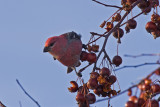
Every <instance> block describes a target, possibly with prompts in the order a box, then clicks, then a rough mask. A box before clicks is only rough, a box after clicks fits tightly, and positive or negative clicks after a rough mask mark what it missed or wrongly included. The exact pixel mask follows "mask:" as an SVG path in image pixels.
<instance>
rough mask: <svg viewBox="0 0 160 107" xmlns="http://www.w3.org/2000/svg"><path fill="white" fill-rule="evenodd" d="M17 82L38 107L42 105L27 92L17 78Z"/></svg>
mask: <svg viewBox="0 0 160 107" xmlns="http://www.w3.org/2000/svg"><path fill="white" fill-rule="evenodd" d="M16 82H17V84H18V85H19V86H20V88H21V89H22V90H23V92H24V93H25V94H26V95H27V96H28V97H29V98H30V99H31V100H32V101H33V102H34V103H36V105H37V106H38V107H41V106H40V105H39V103H38V102H37V101H36V100H35V99H34V98H33V97H31V96H30V95H29V94H28V93H27V91H26V90H25V89H24V88H23V86H22V85H21V84H20V82H19V81H18V79H16Z"/></svg>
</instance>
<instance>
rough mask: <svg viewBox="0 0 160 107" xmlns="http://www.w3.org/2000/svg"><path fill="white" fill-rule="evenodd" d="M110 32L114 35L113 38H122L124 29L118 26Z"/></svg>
mask: <svg viewBox="0 0 160 107" xmlns="http://www.w3.org/2000/svg"><path fill="white" fill-rule="evenodd" d="M112 34H113V36H114V37H115V38H118V37H120V38H122V37H123V35H124V31H123V29H121V28H118V29H116V30H115V31H114V32H113V33H112Z"/></svg>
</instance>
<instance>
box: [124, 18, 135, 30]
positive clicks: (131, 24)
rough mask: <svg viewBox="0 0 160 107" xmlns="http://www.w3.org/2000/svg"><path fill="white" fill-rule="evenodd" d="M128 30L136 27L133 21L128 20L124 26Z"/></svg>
mask: <svg viewBox="0 0 160 107" xmlns="http://www.w3.org/2000/svg"><path fill="white" fill-rule="evenodd" d="M126 26H127V27H128V28H129V29H135V28H136V26H137V22H136V21H135V20H134V19H129V20H128V21H127V25H126Z"/></svg>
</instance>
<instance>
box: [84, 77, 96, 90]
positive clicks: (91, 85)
mask: <svg viewBox="0 0 160 107" xmlns="http://www.w3.org/2000/svg"><path fill="white" fill-rule="evenodd" d="M87 87H88V88H89V89H96V88H97V87H98V81H97V79H96V78H90V79H89V80H88V82H87Z"/></svg>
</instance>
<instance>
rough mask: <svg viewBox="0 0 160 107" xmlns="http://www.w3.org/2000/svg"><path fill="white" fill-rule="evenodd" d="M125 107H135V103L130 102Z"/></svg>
mask: <svg viewBox="0 0 160 107" xmlns="http://www.w3.org/2000/svg"><path fill="white" fill-rule="evenodd" d="M125 107H135V103H134V102H133V101H128V102H127V103H126V104H125Z"/></svg>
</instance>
